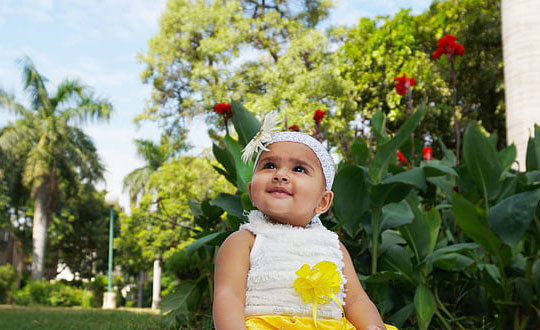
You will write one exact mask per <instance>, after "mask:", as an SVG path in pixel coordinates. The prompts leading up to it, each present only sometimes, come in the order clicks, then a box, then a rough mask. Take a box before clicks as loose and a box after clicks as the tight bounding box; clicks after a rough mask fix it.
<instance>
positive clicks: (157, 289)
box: [152, 258, 161, 309]
mask: <svg viewBox="0 0 540 330" xmlns="http://www.w3.org/2000/svg"><path fill="white" fill-rule="evenodd" d="M160 262H161V260H160V259H159V258H156V259H155V260H154V279H153V281H152V309H159V303H160V301H161V297H160V295H161V263H160Z"/></svg>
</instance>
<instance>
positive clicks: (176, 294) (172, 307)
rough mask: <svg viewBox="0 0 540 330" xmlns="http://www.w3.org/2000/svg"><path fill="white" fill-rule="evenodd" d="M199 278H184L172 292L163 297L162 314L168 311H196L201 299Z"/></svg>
mask: <svg viewBox="0 0 540 330" xmlns="http://www.w3.org/2000/svg"><path fill="white" fill-rule="evenodd" d="M199 282H200V281H199V280H184V281H182V282H180V284H179V285H178V286H177V287H176V288H175V289H174V291H173V292H171V293H169V294H168V295H166V296H165V297H163V301H162V302H161V304H162V309H161V312H162V313H163V314H168V313H171V312H173V313H176V314H178V313H180V314H185V313H194V312H196V311H197V309H198V306H199V304H200V301H201V296H202V291H201V290H200V286H199Z"/></svg>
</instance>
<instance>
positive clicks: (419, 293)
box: [414, 284, 437, 330]
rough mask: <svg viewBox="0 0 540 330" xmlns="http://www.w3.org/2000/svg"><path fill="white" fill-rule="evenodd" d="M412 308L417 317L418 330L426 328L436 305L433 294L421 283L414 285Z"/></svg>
mask: <svg viewBox="0 0 540 330" xmlns="http://www.w3.org/2000/svg"><path fill="white" fill-rule="evenodd" d="M414 308H415V310H416V317H417V318H418V328H419V329H420V330H425V329H428V328H429V324H430V323H431V318H432V317H433V314H435V310H436V308H437V307H436V305H435V298H433V294H432V293H431V291H430V290H429V289H428V288H427V287H426V286H424V285H423V284H420V285H419V286H417V287H416V291H415V293H414Z"/></svg>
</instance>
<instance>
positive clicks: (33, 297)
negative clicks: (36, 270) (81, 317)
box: [14, 281, 94, 307]
mask: <svg viewBox="0 0 540 330" xmlns="http://www.w3.org/2000/svg"><path fill="white" fill-rule="evenodd" d="M14 302H15V304H17V305H44V306H64V307H70V306H83V307H92V306H93V304H94V303H93V295H92V293H91V292H90V291H87V290H84V289H81V288H77V287H72V286H69V285H66V284H64V283H62V282H57V283H50V282H45V281H33V282H30V283H29V284H27V285H26V286H25V287H24V288H22V289H20V290H18V291H16V292H15V296H14Z"/></svg>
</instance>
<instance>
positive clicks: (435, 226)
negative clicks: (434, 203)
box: [425, 207, 441, 254]
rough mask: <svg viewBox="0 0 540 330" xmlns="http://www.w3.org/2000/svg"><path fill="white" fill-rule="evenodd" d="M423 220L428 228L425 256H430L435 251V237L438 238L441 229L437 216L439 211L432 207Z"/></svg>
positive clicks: (439, 217) (439, 216) (439, 218)
mask: <svg viewBox="0 0 540 330" xmlns="http://www.w3.org/2000/svg"><path fill="white" fill-rule="evenodd" d="M425 220H426V224H427V226H428V228H429V246H428V249H427V251H426V254H430V253H432V252H433V250H434V249H435V244H437V237H439V231H440V229H441V215H440V214H439V211H438V210H437V209H436V208H435V207H433V208H431V210H429V212H428V214H426V216H425Z"/></svg>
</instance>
